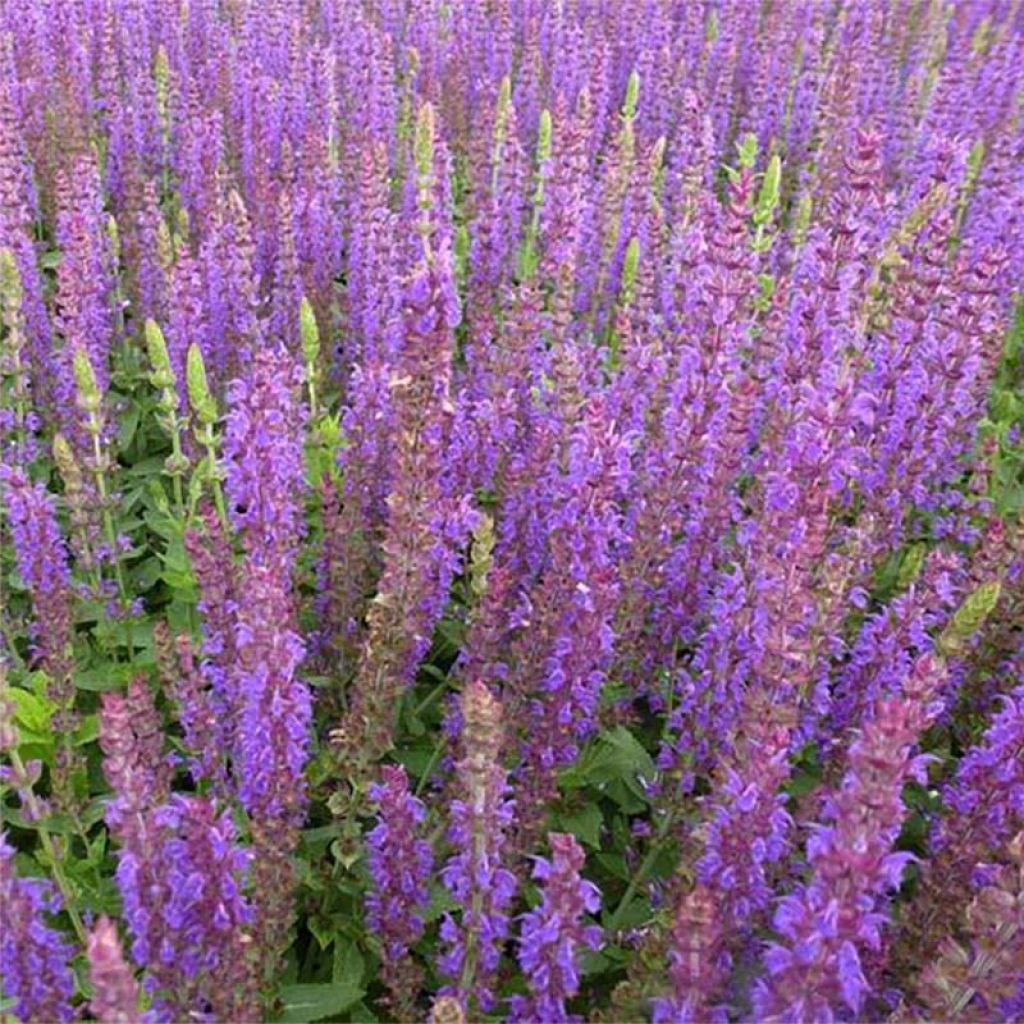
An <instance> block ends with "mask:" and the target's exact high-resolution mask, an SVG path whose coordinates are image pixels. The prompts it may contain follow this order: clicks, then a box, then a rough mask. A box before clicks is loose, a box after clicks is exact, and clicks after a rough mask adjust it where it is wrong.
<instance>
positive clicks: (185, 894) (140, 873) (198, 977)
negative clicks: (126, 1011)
mask: <svg viewBox="0 0 1024 1024" xmlns="http://www.w3.org/2000/svg"><path fill="white" fill-rule="evenodd" d="M250 860H251V854H250V852H249V851H248V850H246V849H243V848H242V847H241V846H240V845H239V844H238V842H237V830H236V828H235V825H234V822H233V821H232V818H231V814H230V813H229V812H228V811H220V810H218V809H217V807H216V805H215V804H214V803H213V802H212V801H210V800H208V799H206V798H205V797H197V796H183V795H175V796H172V797H171V798H170V800H169V801H168V802H167V803H165V804H163V805H161V806H158V807H153V808H150V809H148V810H146V811H145V812H143V813H139V814H136V815H134V816H133V817H132V818H131V819H130V820H128V821H127V822H126V823H125V824H124V827H123V829H122V847H121V851H120V859H119V863H118V868H117V883H118V887H119V888H120V890H121V898H122V900H123V903H124V915H125V920H126V921H127V923H128V926H129V929H130V931H131V934H132V945H131V954H132V958H133V959H134V960H135V962H136V963H138V964H139V965H140V966H142V967H145V968H146V975H145V987H146V990H147V991H148V992H149V993H150V994H151V995H152V996H153V998H154V1008H155V1009H156V1011H157V1014H158V1016H160V1017H165V1016H170V1017H175V1018H176V1017H181V1016H182V1015H187V1013H188V1012H189V1011H190V1010H191V1008H193V1007H195V1006H197V1005H198V1006H203V1005H208V1006H210V1007H211V1009H212V1010H213V1013H214V1015H215V1017H216V1018H217V1019H238V1018H237V1017H235V1016H234V1015H236V1014H239V1013H241V1014H243V1015H244V1014H245V1013H251V1012H252V1009H251V1007H249V1008H248V1009H246V1008H245V1005H246V1003H245V1001H246V982H247V974H248V970H249V966H248V964H247V962H246V949H247V946H246V939H247V936H246V934H245V929H246V926H247V925H248V924H249V923H250V922H251V921H252V908H251V907H250V904H249V902H248V900H247V899H246V897H245V896H244V894H243V889H244V886H245V884H246V881H247V876H248V872H249V865H250Z"/></svg>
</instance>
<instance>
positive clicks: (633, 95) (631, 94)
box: [622, 68, 640, 121]
mask: <svg viewBox="0 0 1024 1024" xmlns="http://www.w3.org/2000/svg"><path fill="white" fill-rule="evenodd" d="M639 98H640V75H639V73H638V72H637V70H636V68H634V69H633V70H632V71H631V72H630V73H629V81H628V82H627V83H626V101H625V103H623V105H622V116H623V117H624V118H625V119H626V120H627V121H632V120H633V118H634V117H636V105H637V100H639Z"/></svg>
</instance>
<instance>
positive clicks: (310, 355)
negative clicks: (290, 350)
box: [299, 295, 320, 363]
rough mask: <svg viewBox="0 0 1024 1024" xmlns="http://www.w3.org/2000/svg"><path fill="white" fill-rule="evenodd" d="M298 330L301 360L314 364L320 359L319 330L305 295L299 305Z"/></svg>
mask: <svg viewBox="0 0 1024 1024" xmlns="http://www.w3.org/2000/svg"><path fill="white" fill-rule="evenodd" d="M299 330H300V333H301V335H302V358H303V359H304V360H305V361H306V362H307V363H315V362H316V361H317V359H319V358H320V328H319V327H318V326H317V323H316V314H315V313H314V312H313V306H312V305H311V304H310V301H309V299H307V298H306V296H305V295H303V296H302V301H301V302H300V303H299Z"/></svg>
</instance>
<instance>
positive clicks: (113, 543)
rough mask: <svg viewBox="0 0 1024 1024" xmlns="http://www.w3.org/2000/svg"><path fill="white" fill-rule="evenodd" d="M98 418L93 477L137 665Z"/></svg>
mask: <svg viewBox="0 0 1024 1024" xmlns="http://www.w3.org/2000/svg"><path fill="white" fill-rule="evenodd" d="M99 426H100V424H99V422H98V417H96V416H95V414H94V415H93V427H94V428H95V429H93V430H92V451H93V459H94V460H95V468H94V470H93V477H94V478H95V480H96V489H97V490H98V491H99V492H100V505H101V507H102V508H103V529H104V532H105V533H106V535H107V543H108V544H109V545H110V557H111V558H112V559H113V560H114V576H115V577H116V579H117V591H118V594H120V597H121V605H122V610H123V612H124V616H125V619H124V633H125V642H126V643H127V645H128V662H129V664H134V663H135V642H134V639H133V635H132V621H131V599H130V597H129V595H128V587H127V585H126V584H125V581H124V573H123V572H122V571H121V555H120V552H119V551H118V546H117V531H116V530H115V529H114V516H113V514H112V513H111V511H110V505H109V504H108V501H107V478H106V475H105V474H104V472H103V446H102V444H101V443H100V431H99Z"/></svg>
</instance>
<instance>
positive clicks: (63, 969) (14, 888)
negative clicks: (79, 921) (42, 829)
mask: <svg viewBox="0 0 1024 1024" xmlns="http://www.w3.org/2000/svg"><path fill="white" fill-rule="evenodd" d="M60 909H61V901H60V897H59V896H58V895H57V894H56V893H55V892H54V890H53V888H52V886H51V884H50V883H49V882H47V881H43V880H41V879H36V878H19V877H18V876H17V875H15V873H14V850H13V848H12V847H10V846H8V845H7V837H6V836H5V835H3V833H0V980H2V982H3V995H5V996H8V997H10V998H12V999H14V1013H15V1014H16V1015H17V1017H18V1018H19V1019H20V1020H23V1021H25V1022H26V1024H36V1022H39V1024H54V1022H56V1021H69V1020H74V1018H75V1011H74V1009H73V1008H72V1006H71V999H72V996H74V994H75V976H74V973H73V972H72V970H71V965H70V961H71V957H72V956H73V955H74V952H75V951H74V947H73V946H72V945H71V943H70V942H68V941H66V939H65V938H64V936H63V934H62V933H61V932H59V931H57V930H56V929H55V928H51V927H50V925H48V924H46V923H45V921H44V919H43V914H56V913H58V912H59V911H60Z"/></svg>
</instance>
